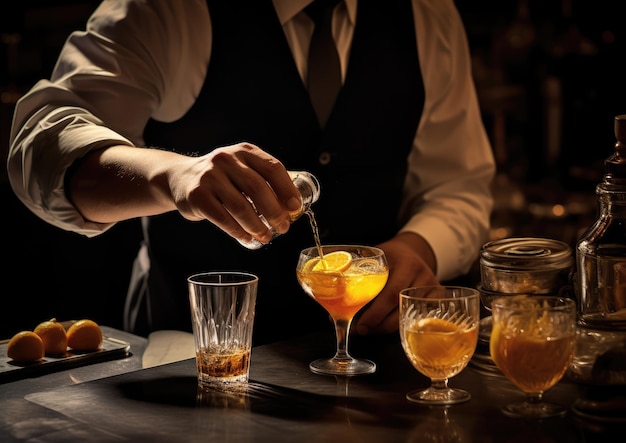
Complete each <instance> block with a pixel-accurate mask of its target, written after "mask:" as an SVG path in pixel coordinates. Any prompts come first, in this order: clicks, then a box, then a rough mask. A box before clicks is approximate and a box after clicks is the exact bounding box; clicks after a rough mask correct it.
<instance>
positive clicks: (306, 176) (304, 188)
mask: <svg viewBox="0 0 626 443" xmlns="http://www.w3.org/2000/svg"><path fill="white" fill-rule="evenodd" d="M287 173H288V174H289V176H290V177H291V181H292V182H293V184H294V185H295V187H296V188H297V189H298V191H300V196H301V197H302V205H301V206H300V208H299V209H298V210H296V211H292V212H290V213H289V218H290V219H291V222H292V223H293V222H294V221H296V220H297V219H299V218H300V217H301V216H302V214H304V213H305V212H306V211H308V210H309V209H310V208H311V205H312V204H313V203H315V202H316V201H317V200H318V199H319V197H320V184H319V182H318V181H317V178H315V176H314V175H313V174H311V173H309V172H306V171H287ZM259 219H260V220H261V221H262V222H263V223H264V224H265V226H267V227H268V228H269V229H270V230H271V231H272V233H273V235H272V240H274V239H275V238H276V237H278V236H279V235H280V234H279V233H278V232H276V231H275V230H274V229H273V228H272V227H271V226H270V224H269V223H268V222H267V220H266V219H265V217H263V215H262V214H259ZM238 241H239V243H241V244H242V245H243V246H245V247H246V248H248V249H259V248H261V247H262V246H264V244H263V243H261V242H260V241H258V240H257V239H256V238H253V239H252V240H250V241H247V242H245V241H242V240H238ZM270 241H271V240H270Z"/></svg>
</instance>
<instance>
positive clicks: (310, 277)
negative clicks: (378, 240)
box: [296, 251, 389, 320]
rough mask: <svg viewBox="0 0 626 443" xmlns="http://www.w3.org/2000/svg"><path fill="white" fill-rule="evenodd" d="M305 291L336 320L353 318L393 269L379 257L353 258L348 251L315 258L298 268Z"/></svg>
mask: <svg viewBox="0 0 626 443" xmlns="http://www.w3.org/2000/svg"><path fill="white" fill-rule="evenodd" d="M296 274H297V277H298V281H299V282H300V285H301V286H302V288H303V289H304V291H305V292H306V293H307V294H309V295H310V296H311V297H313V298H314V299H315V301H317V302H318V303H319V304H320V305H322V306H323V307H324V309H326V310H327V311H328V313H329V314H330V316H331V317H332V318H334V319H336V320H340V319H344V320H347V319H351V318H352V317H354V315H355V314H356V313H357V312H358V311H359V309H361V308H362V307H363V306H365V305H366V304H367V303H368V302H369V301H371V300H372V299H373V298H374V297H376V295H378V293H379V292H380V291H381V290H382V289H383V287H384V286H385V283H387V277H388V275H389V271H388V269H387V267H386V266H383V265H381V264H380V263H378V262H377V261H375V260H367V259H365V260H363V259H359V258H353V257H352V256H351V254H350V253H348V252H346V251H335V252H331V253H329V254H326V255H325V256H324V258H323V259H320V258H312V259H310V260H309V261H308V262H307V263H306V264H305V265H304V267H303V268H302V269H300V270H297V271H296Z"/></svg>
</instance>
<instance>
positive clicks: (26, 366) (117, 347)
mask: <svg viewBox="0 0 626 443" xmlns="http://www.w3.org/2000/svg"><path fill="white" fill-rule="evenodd" d="M8 344H9V339H6V340H1V341H0V383H6V382H9V381H15V380H20V379H23V378H28V377H36V376H39V375H43V374H49V373H51V372H56V371H62V370H65V369H69V368H75V367H78V366H86V365H90V364H92V363H97V362H102V361H107V360H115V359H118V358H124V357H127V356H128V355H130V343H127V342H125V341H122V340H118V339H116V338H114V337H107V336H104V337H102V345H101V346H100V349H98V350H97V351H75V350H72V349H68V351H67V352H66V353H65V354H64V355H59V356H48V355H46V356H45V357H44V358H43V359H41V360H39V361H37V362H33V363H25V362H17V361H15V360H12V359H10V358H9V357H7V346H8Z"/></svg>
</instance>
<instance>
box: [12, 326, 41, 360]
mask: <svg viewBox="0 0 626 443" xmlns="http://www.w3.org/2000/svg"><path fill="white" fill-rule="evenodd" d="M43 356H44V346H43V340H42V339H41V337H39V336H38V335H37V334H35V333H34V332H33V331H21V332H18V333H17V334H15V335H14V336H13V337H11V340H9V344H8V345H7V357H9V358H10V359H13V360H15V361H22V362H35V361H38V360H41V359H42V358H43Z"/></svg>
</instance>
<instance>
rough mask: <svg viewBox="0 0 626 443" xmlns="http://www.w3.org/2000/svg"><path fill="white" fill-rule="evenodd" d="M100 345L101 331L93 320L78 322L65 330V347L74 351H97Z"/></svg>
mask: <svg viewBox="0 0 626 443" xmlns="http://www.w3.org/2000/svg"><path fill="white" fill-rule="evenodd" d="M101 344H102V331H101V330H100V326H98V324H97V323H96V322H95V321H93V320H89V319H82V320H78V321H77V322H75V323H72V325H71V326H70V327H69V328H67V346H69V347H70V348H72V349H74V350H76V351H97V350H98V349H100V345H101Z"/></svg>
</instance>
